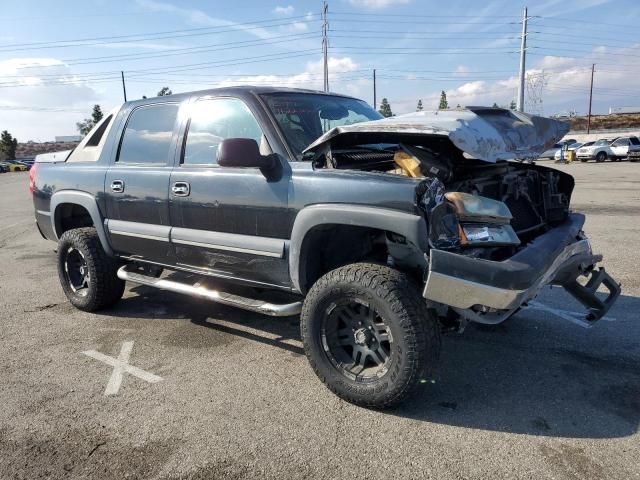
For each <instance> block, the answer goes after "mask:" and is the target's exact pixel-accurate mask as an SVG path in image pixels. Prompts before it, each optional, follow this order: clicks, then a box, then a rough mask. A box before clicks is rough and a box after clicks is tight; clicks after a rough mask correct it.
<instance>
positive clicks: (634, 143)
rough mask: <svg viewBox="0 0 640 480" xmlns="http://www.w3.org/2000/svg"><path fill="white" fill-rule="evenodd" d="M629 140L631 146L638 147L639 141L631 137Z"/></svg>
mask: <svg viewBox="0 0 640 480" xmlns="http://www.w3.org/2000/svg"><path fill="white" fill-rule="evenodd" d="M629 140H631V145H640V140H638V137H631V138H630V139H629Z"/></svg>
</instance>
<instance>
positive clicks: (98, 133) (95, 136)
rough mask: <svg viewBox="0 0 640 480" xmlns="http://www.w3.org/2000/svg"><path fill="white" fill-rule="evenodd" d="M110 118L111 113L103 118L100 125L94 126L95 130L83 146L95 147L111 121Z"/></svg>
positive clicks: (111, 116)
mask: <svg viewBox="0 0 640 480" xmlns="http://www.w3.org/2000/svg"><path fill="white" fill-rule="evenodd" d="M111 118H113V115H109V116H108V117H107V118H105V120H104V121H103V122H102V123H101V124H100V126H99V127H98V128H96V131H95V132H93V135H91V137H90V138H89V140H88V141H87V143H85V144H84V146H85V147H97V146H98V145H99V144H100V140H102V136H103V135H104V132H105V131H106V130H107V127H108V126H109V124H110V123H111Z"/></svg>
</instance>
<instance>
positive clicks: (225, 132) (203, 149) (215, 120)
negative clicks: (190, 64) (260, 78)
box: [182, 98, 268, 165]
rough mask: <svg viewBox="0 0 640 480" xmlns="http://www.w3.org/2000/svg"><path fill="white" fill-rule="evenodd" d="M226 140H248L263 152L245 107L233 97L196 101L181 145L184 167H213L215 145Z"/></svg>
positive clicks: (262, 143)
mask: <svg viewBox="0 0 640 480" xmlns="http://www.w3.org/2000/svg"><path fill="white" fill-rule="evenodd" d="M227 138H252V139H254V140H255V141H256V142H258V145H259V146H261V151H262V152H263V153H265V152H264V150H265V148H268V147H266V139H265V138H264V137H263V135H262V130H261V129H260V125H258V121H257V120H256V119H255V117H254V116H253V114H252V113H251V110H249V107H247V106H246V105H245V103H244V102H243V101H242V100H240V99H237V98H213V99H205V100H198V101H197V102H195V103H194V104H193V105H192V106H191V118H190V120H189V129H188V131H187V139H186V142H185V145H184V157H183V160H182V163H183V164H184V165H215V164H217V163H218V146H219V145H220V142H222V140H225V139H227Z"/></svg>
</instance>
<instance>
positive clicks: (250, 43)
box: [20, 32, 319, 68]
mask: <svg viewBox="0 0 640 480" xmlns="http://www.w3.org/2000/svg"><path fill="white" fill-rule="evenodd" d="M273 38H274V39H275V40H274V41H271V40H242V41H237V42H227V43H217V44H210V45H202V46H198V47H187V48H176V49H168V50H162V51H160V52H158V53H153V54H149V53H129V54H122V55H108V56H103V57H85V58H75V59H66V60H61V62H63V63H65V64H67V65H90V64H96V63H113V62H123V61H131V60H147V59H150V58H165V57H167V56H175V55H185V54H195V53H205V52H216V51H220V50H225V51H226V50H232V49H237V48H248V47H262V46H270V45H278V44H282V43H288V42H290V41H291V40H296V39H297V40H306V39H313V38H319V35H318V34H317V33H315V32H309V33H301V34H300V33H299V34H288V35H278V36H276V37H273ZM278 39H282V40H278ZM41 67H42V65H37V64H34V65H25V66H23V67H20V68H41Z"/></svg>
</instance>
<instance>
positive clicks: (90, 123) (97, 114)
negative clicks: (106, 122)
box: [76, 105, 104, 136]
mask: <svg viewBox="0 0 640 480" xmlns="http://www.w3.org/2000/svg"><path fill="white" fill-rule="evenodd" d="M103 116H104V115H103V113H102V109H101V108H100V105H94V106H93V110H91V118H85V119H84V120H83V121H82V122H77V123H76V127H77V128H78V131H79V132H80V134H81V135H83V136H84V135H86V134H87V133H89V132H90V131H91V129H92V128H93V127H94V126H95V125H96V123H98V122H99V121H100V120H102V117H103Z"/></svg>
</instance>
